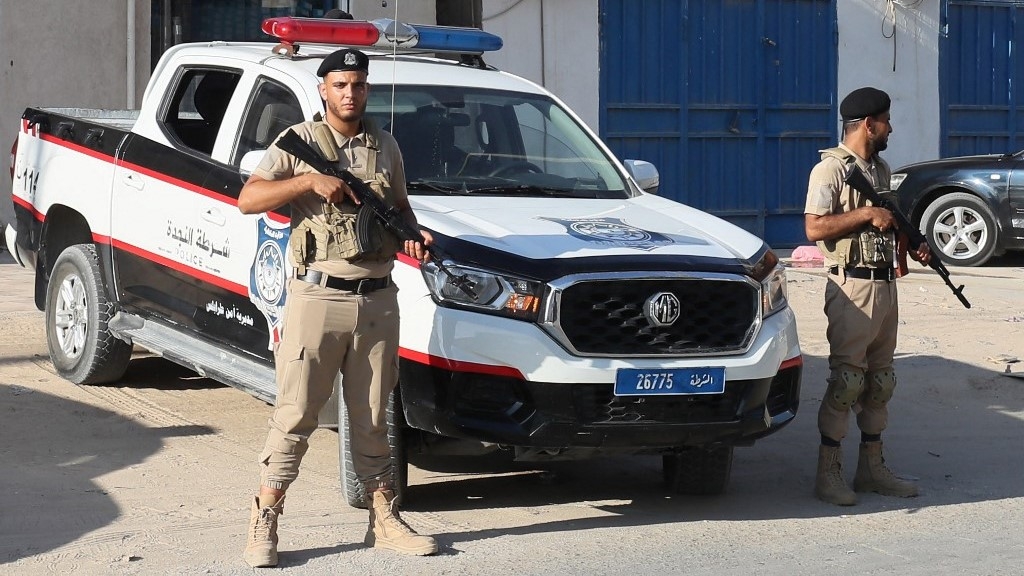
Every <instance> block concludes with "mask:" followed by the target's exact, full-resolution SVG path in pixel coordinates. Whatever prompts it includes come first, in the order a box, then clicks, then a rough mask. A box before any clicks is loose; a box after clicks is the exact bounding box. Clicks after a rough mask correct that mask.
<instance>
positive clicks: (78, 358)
mask: <svg viewBox="0 0 1024 576" xmlns="http://www.w3.org/2000/svg"><path fill="white" fill-rule="evenodd" d="M113 315H114V303H113V302H111V301H110V299H109V298H108V297H107V292H106V289H105V288H104V286H103V276H102V275H101V274H100V265H99V258H97V256H96V247H95V246H93V245H92V244H76V245H74V246H69V247H68V248H66V249H65V250H64V252H62V253H61V255H60V256H59V257H58V258H57V262H56V263H55V264H54V266H53V272H52V273H51V274H50V281H49V283H48V284H47V286H46V344H47V347H48V348H49V350H50V360H51V361H52V362H53V366H54V368H56V370H57V374H59V375H60V376H61V378H64V379H66V380H69V381H71V382H73V383H75V384H103V383H107V382H114V381H116V380H119V379H120V378H121V376H123V375H124V371H125V370H126V369H127V368H128V361H129V360H131V355H132V345H131V344H130V343H128V342H125V341H124V340H121V339H120V338H118V337H116V336H115V335H114V334H113V333H112V332H111V331H110V328H109V323H110V319H111V318H112V317H113Z"/></svg>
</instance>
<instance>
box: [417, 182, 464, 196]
mask: <svg viewBox="0 0 1024 576" xmlns="http://www.w3.org/2000/svg"><path fill="white" fill-rule="evenodd" d="M405 187H406V188H408V189H410V190H430V191H432V192H441V193H442V194H448V195H453V196H466V195H468V194H469V192H468V191H467V190H466V186H465V185H462V186H448V185H445V184H437V183H435V182H427V181H425V180H413V181H412V182H406V183H405Z"/></svg>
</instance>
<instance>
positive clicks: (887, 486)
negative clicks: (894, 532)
mask: <svg viewBox="0 0 1024 576" xmlns="http://www.w3.org/2000/svg"><path fill="white" fill-rule="evenodd" d="M853 489H854V490H856V491H857V492H877V493H878V494H883V495H885V496H899V497H900V498H911V497H913V496H917V484H914V483H913V482H908V481H907V480H900V479H899V478H897V477H896V475H895V474H893V473H892V470H889V467H888V466H886V465H885V458H883V457H882V443H881V442H862V443H861V445H860V457H859V458H858V459H857V474H856V475H855V476H854V477H853Z"/></svg>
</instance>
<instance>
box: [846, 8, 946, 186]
mask: <svg viewBox="0 0 1024 576" xmlns="http://www.w3.org/2000/svg"><path fill="white" fill-rule="evenodd" d="M838 4H839V6H838V17H839V18H838V20H839V68H838V69H839V86H838V90H837V99H838V100H839V101H842V98H843V97H844V96H845V95H846V94H848V93H849V92H850V91H851V90H854V89H856V88H860V87H861V86H874V87H876V88H880V89H882V90H885V91H886V92H888V93H889V95H890V96H891V97H892V100H893V103H892V110H891V113H892V127H893V132H892V135H891V136H890V137H889V149H888V150H886V151H885V152H884V153H883V154H882V156H883V157H884V158H885V159H886V160H887V161H888V162H889V164H890V165H892V167H893V168H897V167H899V166H903V165H904V164H909V163H911V162H916V161H920V160H929V159H933V158H938V157H939V138H940V132H939V44H938V43H939V6H940V4H941V2H940V1H938V0H924V1H921V2H918V3H917V7H916V8H905V7H903V6H900V5H895V21H896V25H895V31H896V35H895V38H886V37H885V36H892V31H893V20H892V17H891V15H887V14H886V6H887V3H886V1H885V0H840V1H839V2H838ZM903 4H907V5H912V4H914V2H913V1H904V2H903ZM883 33H884V34H885V35H883ZM894 42H895V53H894V52H893V46H894ZM893 68H895V70H894V69H893ZM836 122H837V124H838V122H839V120H838V119H837V120H836Z"/></svg>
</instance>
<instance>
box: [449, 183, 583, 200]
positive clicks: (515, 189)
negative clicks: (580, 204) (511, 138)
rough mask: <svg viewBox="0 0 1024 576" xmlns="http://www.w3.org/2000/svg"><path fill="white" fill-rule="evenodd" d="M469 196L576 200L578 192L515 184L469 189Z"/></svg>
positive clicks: (567, 189)
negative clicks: (553, 197) (487, 195)
mask: <svg viewBox="0 0 1024 576" xmlns="http://www.w3.org/2000/svg"><path fill="white" fill-rule="evenodd" d="M469 192H470V193H471V194H474V195H476V194H487V193H490V194H496V195H508V196H555V197H558V198H578V197H580V194H579V192H577V191H576V190H573V189H571V188H546V187H543V186H537V185H534V184H515V185H509V186H487V187H485V188H470V189H469Z"/></svg>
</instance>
